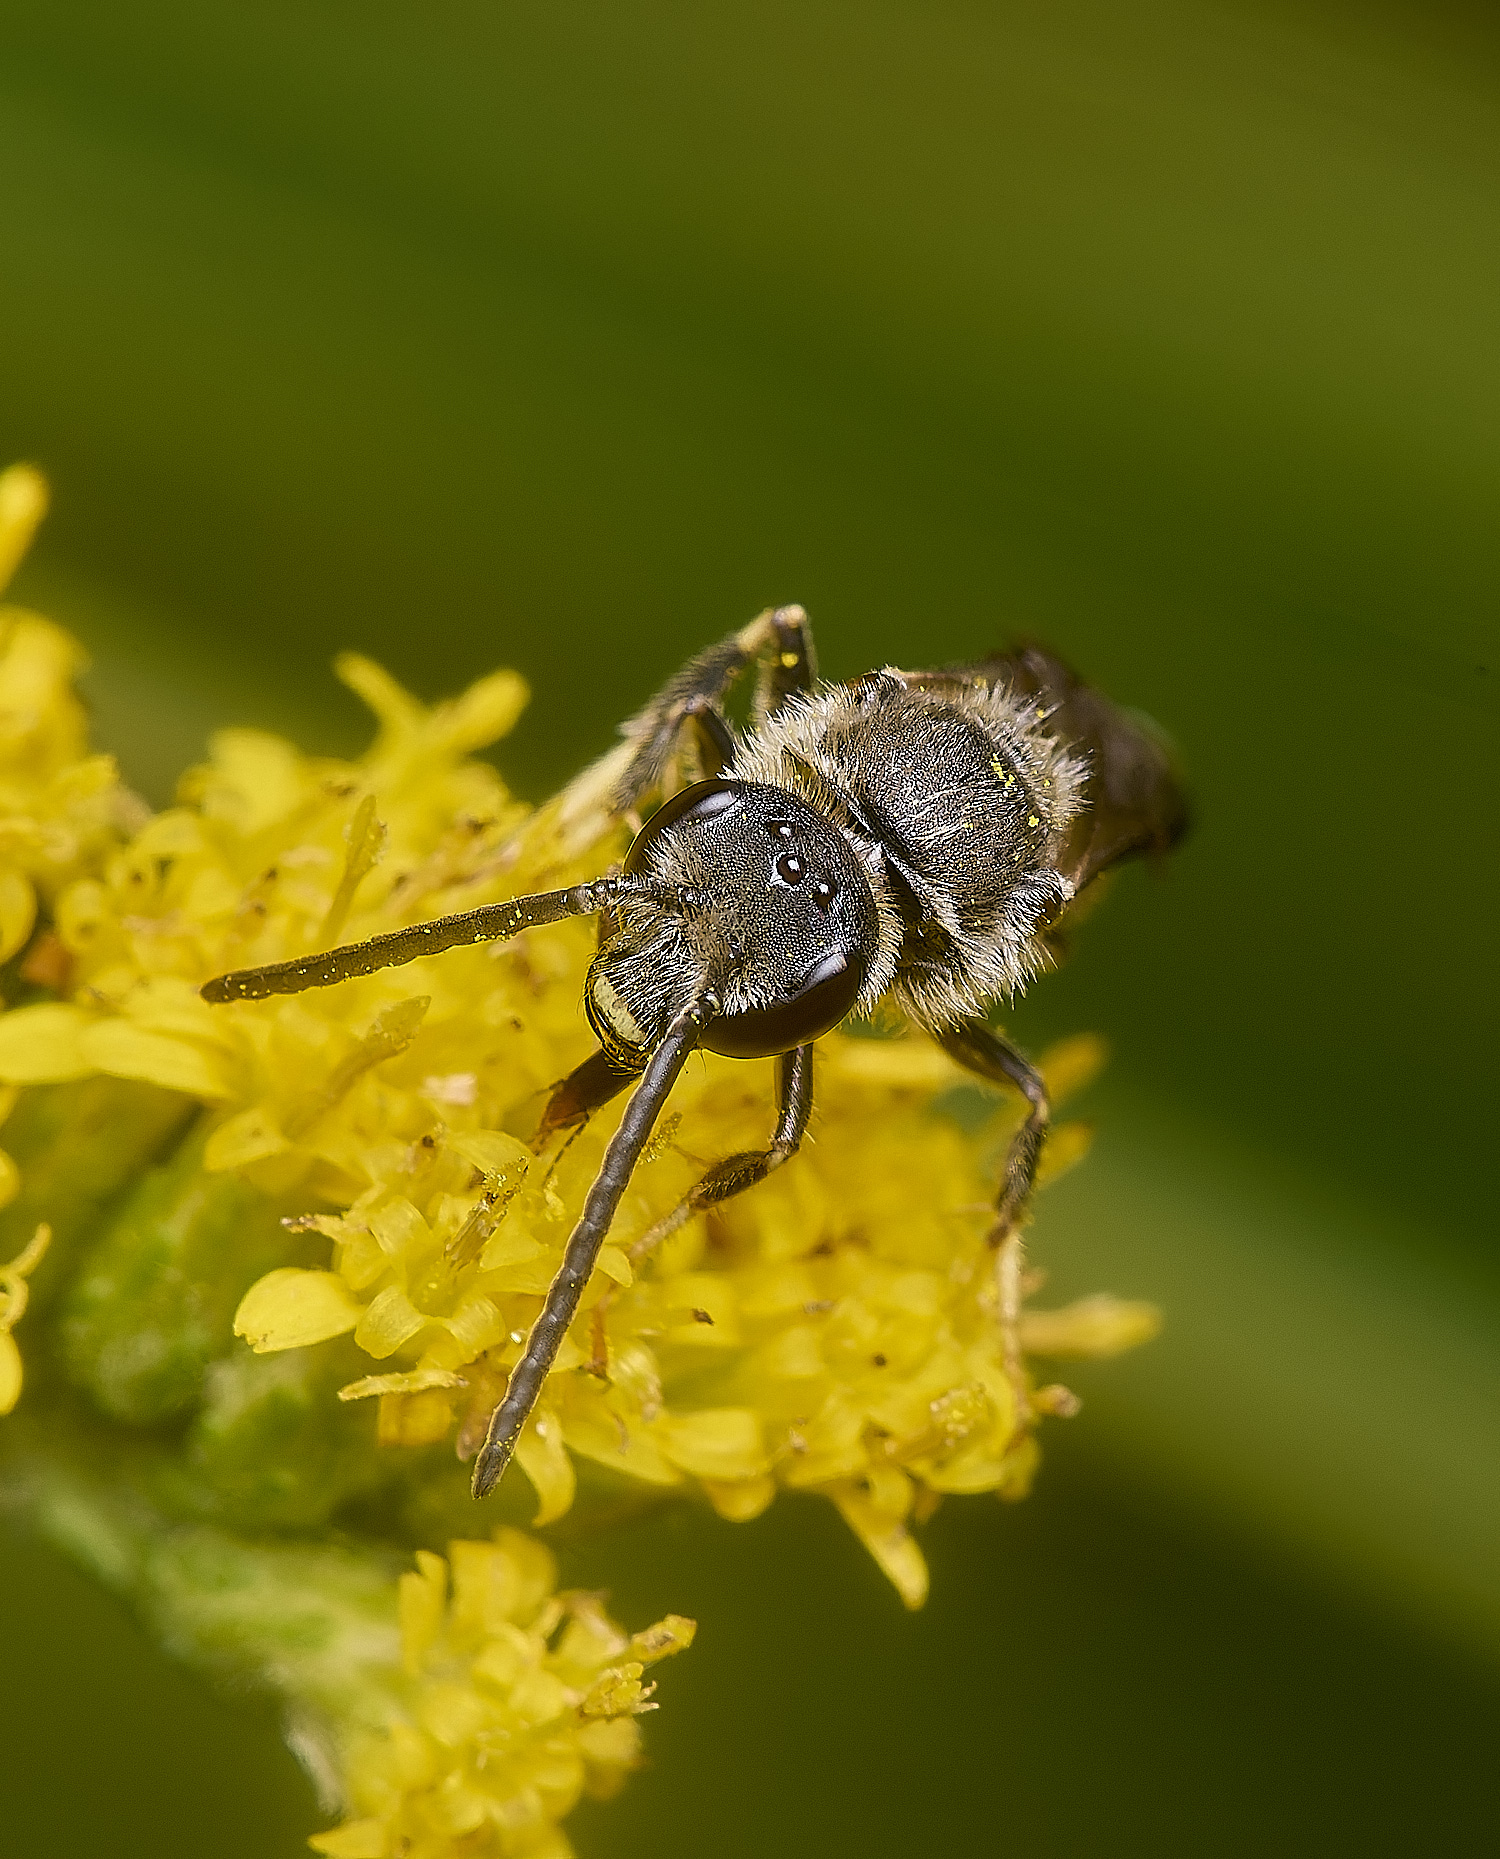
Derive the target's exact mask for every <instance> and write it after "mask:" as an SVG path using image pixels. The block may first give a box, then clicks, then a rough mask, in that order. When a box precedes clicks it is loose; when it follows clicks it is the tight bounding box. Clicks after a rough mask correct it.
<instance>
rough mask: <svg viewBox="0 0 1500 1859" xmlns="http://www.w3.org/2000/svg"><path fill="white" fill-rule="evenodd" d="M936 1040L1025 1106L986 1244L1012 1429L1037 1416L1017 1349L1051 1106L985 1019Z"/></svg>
mask: <svg viewBox="0 0 1500 1859" xmlns="http://www.w3.org/2000/svg"><path fill="white" fill-rule="evenodd" d="M937 1041H938V1044H939V1045H940V1046H941V1047H942V1048H943V1050H944V1051H945V1052H946V1053H947V1054H948V1055H949V1057H950V1058H954V1059H957V1060H958V1062H959V1064H960V1065H962V1066H963V1067H964V1068H965V1069H966V1070H968V1071H971V1072H973V1073H975V1074H976V1075H977V1076H978V1077H980V1078H985V1079H988V1080H989V1082H990V1083H992V1084H1006V1085H1011V1086H1013V1087H1014V1088H1015V1089H1016V1090H1018V1091H1019V1092H1020V1093H1021V1095H1022V1097H1024V1098H1025V1099H1026V1102H1027V1105H1028V1106H1029V1108H1028V1111H1027V1115H1026V1120H1025V1122H1024V1123H1022V1125H1021V1127H1020V1129H1018V1130H1017V1131H1016V1133H1015V1135H1014V1136H1013V1137H1012V1138H1011V1144H1010V1149H1009V1150H1008V1151H1007V1153H1006V1157H1005V1171H1004V1174H1003V1176H1002V1179H1001V1183H1000V1191H999V1193H998V1194H997V1195H996V1197H995V1224H994V1226H993V1227H991V1229H990V1244H991V1245H992V1246H993V1247H994V1248H995V1290H996V1294H997V1297H998V1301H999V1307H1000V1335H1001V1347H1002V1349H1003V1351H1004V1361H1005V1374H1006V1379H1007V1380H1008V1381H1009V1383H1010V1386H1011V1392H1012V1394H1013V1396H1014V1398H1015V1405H1016V1431H1017V1433H1020V1432H1022V1431H1023V1430H1024V1429H1025V1428H1027V1427H1028V1426H1030V1425H1031V1423H1032V1421H1033V1419H1034V1418H1035V1415H1034V1412H1033V1409H1032V1402H1031V1391H1030V1389H1029V1387H1028V1386H1027V1382H1026V1366H1025V1362H1024V1361H1023V1359H1022V1354H1021V1300H1022V1294H1023V1289H1024V1279H1025V1273H1026V1246H1025V1241H1024V1240H1023V1239H1022V1237H1021V1230H1022V1221H1023V1219H1024V1218H1025V1214H1026V1210H1027V1207H1028V1206H1029V1204H1030V1201H1031V1194H1032V1189H1033V1188H1034V1187H1035V1186H1036V1171H1037V1165H1038V1163H1039V1162H1040V1161H1041V1158H1042V1144H1043V1143H1044V1142H1045V1141H1046V1138H1047V1125H1048V1122H1049V1120H1050V1118H1051V1115H1052V1106H1051V1103H1050V1101H1049V1100H1048V1097H1047V1086H1046V1083H1045V1081H1044V1080H1043V1078H1042V1075H1041V1073H1040V1072H1039V1071H1038V1070H1037V1069H1036V1067H1035V1066H1034V1065H1032V1064H1031V1063H1030V1062H1029V1061H1028V1060H1027V1059H1025V1058H1023V1057H1022V1055H1021V1054H1020V1053H1019V1052H1017V1050H1016V1049H1015V1047H1014V1046H1013V1045H1011V1043H1010V1042H1009V1040H1007V1039H1003V1038H1002V1037H1001V1036H1000V1034H998V1033H997V1032H995V1030H994V1029H993V1027H990V1026H988V1025H986V1024H985V1022H984V1021H983V1020H963V1021H960V1022H959V1024H958V1025H957V1026H955V1027H951V1028H950V1029H949V1030H948V1031H947V1032H945V1033H940V1034H938V1036H937Z"/></svg>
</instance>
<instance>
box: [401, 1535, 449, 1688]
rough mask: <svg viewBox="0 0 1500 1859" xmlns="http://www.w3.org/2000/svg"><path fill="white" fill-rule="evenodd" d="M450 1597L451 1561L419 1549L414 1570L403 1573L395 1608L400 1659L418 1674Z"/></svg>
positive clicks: (427, 1550)
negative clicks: (449, 1564) (398, 1622)
mask: <svg viewBox="0 0 1500 1859" xmlns="http://www.w3.org/2000/svg"><path fill="white" fill-rule="evenodd" d="M447 1600H448V1564H447V1563H446V1562H445V1561H444V1560H443V1558H442V1557H441V1556H435V1555H433V1553H432V1551H431V1550H429V1549H419V1550H418V1551H417V1566H416V1568H415V1570H412V1571H410V1572H409V1573H407V1574H405V1575H403V1576H402V1577H401V1582H400V1586H399V1587H398V1589H397V1591H396V1612H397V1618H398V1619H399V1621H400V1623H401V1662H402V1664H403V1665H404V1666H405V1667H406V1670H407V1672H408V1673H409V1674H410V1675H411V1676H412V1677H415V1676H416V1674H417V1673H418V1672H420V1671H421V1669H422V1661H423V1659H425V1658H426V1656H427V1650H428V1648H429V1647H430V1646H431V1645H432V1643H433V1641H434V1640H435V1639H436V1638H437V1636H438V1632H439V1630H440V1629H441V1627H442V1624H443V1610H444V1608H445V1607H446V1606H447Z"/></svg>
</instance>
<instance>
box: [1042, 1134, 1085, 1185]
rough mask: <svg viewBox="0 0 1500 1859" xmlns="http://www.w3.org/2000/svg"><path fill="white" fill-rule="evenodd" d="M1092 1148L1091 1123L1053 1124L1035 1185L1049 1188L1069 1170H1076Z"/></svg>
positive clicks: (1043, 1151)
mask: <svg viewBox="0 0 1500 1859" xmlns="http://www.w3.org/2000/svg"><path fill="white" fill-rule="evenodd" d="M1093 1146H1094V1126H1093V1124H1092V1123H1054V1124H1053V1126H1052V1128H1051V1129H1050V1130H1049V1131H1048V1132H1047V1143H1046V1147H1045V1148H1044V1149H1043V1150H1042V1159H1041V1163H1040V1165H1039V1167H1038V1168H1037V1171H1036V1185H1037V1186H1038V1187H1039V1188H1049V1187H1051V1185H1052V1183H1053V1182H1054V1181H1057V1180H1059V1179H1060V1178H1061V1177H1062V1176H1063V1175H1066V1174H1067V1172H1068V1170H1069V1169H1070V1168H1076V1167H1077V1166H1078V1164H1079V1163H1080V1162H1081V1161H1082V1160H1083V1158H1084V1157H1085V1156H1086V1155H1087V1154H1088V1152H1089V1150H1090V1149H1092V1148H1093Z"/></svg>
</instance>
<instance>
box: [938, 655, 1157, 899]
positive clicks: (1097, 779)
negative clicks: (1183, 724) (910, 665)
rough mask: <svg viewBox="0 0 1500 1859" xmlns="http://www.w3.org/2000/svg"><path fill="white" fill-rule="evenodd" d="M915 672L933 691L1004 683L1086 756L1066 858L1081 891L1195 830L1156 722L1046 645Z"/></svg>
mask: <svg viewBox="0 0 1500 1859" xmlns="http://www.w3.org/2000/svg"><path fill="white" fill-rule="evenodd" d="M911 676H912V681H913V682H914V683H921V684H923V685H926V686H928V687H929V688H932V689H941V688H942V687H943V685H944V684H960V685H964V684H972V683H973V682H974V681H975V680H976V679H982V680H984V681H985V682H987V683H990V684H996V685H1001V686H1003V687H1005V688H1007V689H1009V690H1011V691H1013V692H1014V693H1015V694H1016V695H1017V696H1019V697H1024V698H1027V699H1028V700H1031V701H1034V703H1035V705H1036V707H1037V709H1038V710H1042V711H1045V713H1046V716H1047V721H1048V727H1049V728H1050V729H1052V730H1054V731H1055V732H1056V734H1057V735H1058V736H1059V737H1060V738H1061V739H1062V740H1063V741H1064V742H1066V743H1068V744H1070V745H1071V746H1072V747H1073V748H1074V749H1076V750H1077V751H1078V752H1079V753H1080V754H1081V755H1082V756H1083V757H1084V759H1085V760H1086V761H1087V764H1088V781H1087V785H1086V788H1085V793H1086V795H1087V798H1088V803H1089V804H1088V807H1087V809H1086V810H1085V811H1084V812H1083V813H1082V814H1080V815H1079V817H1078V820H1077V821H1076V822H1075V824H1074V826H1073V828H1072V830H1071V832H1070V833H1069V835H1068V839H1067V841H1066V843H1065V845H1064V847H1063V853H1062V857H1061V858H1060V859H1059V860H1058V869H1059V870H1060V871H1061V872H1062V873H1063V875H1064V876H1065V877H1067V878H1070V879H1071V880H1072V882H1073V885H1074V887H1075V889H1076V890H1079V891H1081V890H1082V889H1083V888H1084V886H1085V885H1086V884H1088V883H1089V882H1090V881H1091V880H1092V879H1094V878H1097V877H1098V876H1099V874H1100V873H1101V872H1105V871H1108V870H1109V868H1110V867H1111V866H1113V865H1118V864H1119V863H1120V862H1121V861H1122V860H1124V859H1128V858H1138V857H1142V856H1145V857H1152V858H1157V857H1160V856H1161V855H1162V854H1163V853H1166V852H1169V851H1170V850H1171V849H1172V847H1173V846H1174V845H1176V844H1177V842H1178V840H1179V839H1181V838H1182V836H1183V834H1184V833H1185V832H1186V831H1187V827H1188V807H1187V799H1186V796H1185V795H1184V793H1183V791H1182V785H1181V782H1180V781H1179V779H1178V775H1177V769H1176V765H1175V758H1174V756H1173V753H1172V749H1171V747H1170V745H1169V744H1168V742H1167V741H1166V739H1165V737H1164V736H1163V735H1162V734H1161V732H1160V731H1159V730H1158V729H1157V727H1156V725H1155V724H1154V723H1152V722H1151V720H1150V718H1148V717H1144V716H1141V715H1140V714H1139V713H1138V712H1133V711H1127V710H1122V709H1120V707H1119V706H1118V705H1117V704H1112V703H1111V702H1110V701H1109V699H1108V698H1107V697H1105V696H1103V695H1101V693H1100V692H1098V691H1096V690H1094V689H1093V688H1092V687H1091V686H1090V685H1087V684H1085V683H1084V682H1083V681H1082V679H1081V678H1079V676H1078V675H1077V673H1076V672H1074V671H1073V670H1072V669H1071V667H1070V666H1068V665H1066V664H1064V662H1063V661H1062V660H1061V659H1060V658H1058V657H1056V656H1055V655H1054V654H1053V653H1051V652H1049V651H1047V650H1046V649H1045V648H1044V647H1042V646H1039V645H1032V644H1021V645H1018V646H1016V647H1014V648H1013V649H1012V650H1010V651H1009V652H1000V653H996V654H995V655H994V657H992V658H986V659H981V660H980V661H979V662H978V663H976V664H973V665H960V666H955V667H953V669H952V670H947V671H937V672H918V673H915V674H911Z"/></svg>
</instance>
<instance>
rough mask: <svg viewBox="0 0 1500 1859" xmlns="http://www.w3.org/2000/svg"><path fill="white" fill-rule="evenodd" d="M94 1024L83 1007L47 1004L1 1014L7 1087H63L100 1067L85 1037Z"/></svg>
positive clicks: (0, 1059)
mask: <svg viewBox="0 0 1500 1859" xmlns="http://www.w3.org/2000/svg"><path fill="white" fill-rule="evenodd" d="M93 1023H94V1021H93V1016H92V1015H91V1014H86V1013H85V1012H84V1011H83V1009H82V1008H81V1007H68V1006H64V1005H63V1004H62V1003H61V1002H57V1003H53V1002H50V1001H49V1002H47V1003H45V1004H44V1005H42V1006H40V1007H17V1008H16V1009H15V1011H14V1012H12V1013H7V1014H0V1079H4V1080H5V1082H6V1083H7V1084H61V1083H62V1082H63V1081H64V1080H66V1079H69V1078H87V1077H88V1075H89V1073H90V1072H92V1071H94V1070H95V1069H96V1068H95V1066H94V1064H93V1063H92V1061H91V1060H90V1059H88V1058H86V1057H85V1056H84V1051H83V1045H82V1040H83V1035H84V1033H85V1032H86V1031H87V1029H88V1028H89V1027H90V1026H92V1025H93Z"/></svg>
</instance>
